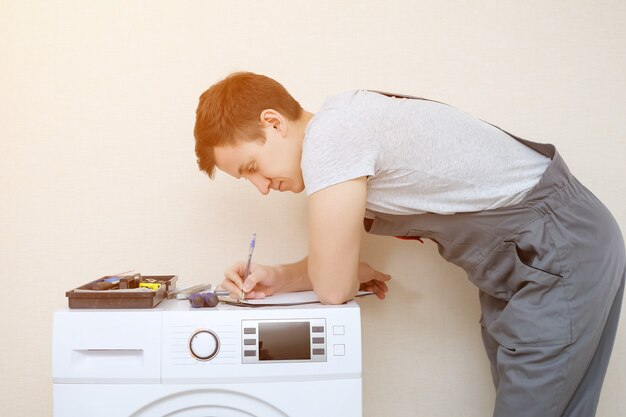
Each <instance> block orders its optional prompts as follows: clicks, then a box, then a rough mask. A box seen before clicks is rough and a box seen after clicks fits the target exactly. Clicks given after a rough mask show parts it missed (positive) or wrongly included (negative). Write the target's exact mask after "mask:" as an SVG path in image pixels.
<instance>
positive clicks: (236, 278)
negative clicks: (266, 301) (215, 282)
mask: <svg viewBox="0 0 626 417" xmlns="http://www.w3.org/2000/svg"><path fill="white" fill-rule="evenodd" d="M246 265H247V262H245V261H240V262H237V263H235V264H234V265H233V266H231V267H230V268H228V269H227V270H226V271H225V272H224V280H223V281H222V283H221V284H220V285H219V287H221V288H222V289H224V290H226V291H228V292H229V293H230V297H231V298H234V299H236V300H238V299H239V298H240V297H241V290H242V288H243V291H244V293H245V297H244V298H246V299H259V298H265V297H267V296H268V295H272V294H275V293H276V292H277V291H278V290H279V284H282V283H281V282H280V281H281V279H280V276H279V274H278V270H277V268H276V267H273V266H268V265H260V264H255V263H251V264H250V273H249V274H248V278H246V282H245V283H244V282H243V278H244V276H245V273H246Z"/></svg>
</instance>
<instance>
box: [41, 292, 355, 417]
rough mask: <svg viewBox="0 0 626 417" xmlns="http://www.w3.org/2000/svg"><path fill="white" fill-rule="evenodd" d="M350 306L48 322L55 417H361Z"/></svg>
mask: <svg viewBox="0 0 626 417" xmlns="http://www.w3.org/2000/svg"><path fill="white" fill-rule="evenodd" d="M360 320H361V319H360V310H359V307H358V304H356V303H354V302H349V303H347V304H344V305H341V306H325V305H321V304H310V305H302V306H285V307H282V306H281V307H258V308H245V307H237V306H230V305H221V304H220V305H219V306H217V307H215V308H203V309H194V308H190V306H189V303H187V302H185V301H179V300H166V301H163V302H162V303H161V304H160V305H159V306H158V307H156V308H154V309H149V310H70V309H67V310H63V311H57V312H55V313H54V324H53V341H52V380H53V400H54V416H55V417H117V416H119V417H161V416H168V417H209V416H211V417H244V416H245V417H251V416H258V417H287V416H289V417H319V416H337V417H357V416H358V417H361V416H362V386H361V321H360Z"/></svg>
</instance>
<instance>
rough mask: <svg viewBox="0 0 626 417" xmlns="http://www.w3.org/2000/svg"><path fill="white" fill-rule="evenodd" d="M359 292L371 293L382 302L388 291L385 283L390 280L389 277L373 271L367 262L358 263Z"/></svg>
mask: <svg viewBox="0 0 626 417" xmlns="http://www.w3.org/2000/svg"><path fill="white" fill-rule="evenodd" d="M358 274H359V282H360V285H359V290H361V291H371V292H373V293H374V294H376V297H378V298H379V299H381V300H383V299H384V298H385V293H386V292H387V290H388V287H387V284H385V282H386V281H389V280H390V279H391V275H389V274H384V273H382V272H380V271H377V270H375V269H374V268H372V267H371V266H369V264H368V263H367V262H359V271H358Z"/></svg>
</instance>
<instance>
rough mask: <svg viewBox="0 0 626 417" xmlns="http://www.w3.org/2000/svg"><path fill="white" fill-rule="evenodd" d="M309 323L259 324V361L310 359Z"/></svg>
mask: <svg viewBox="0 0 626 417" xmlns="http://www.w3.org/2000/svg"><path fill="white" fill-rule="evenodd" d="M310 328H311V326H310V323H309V322H308V321H305V322H288V323H286V322H281V323H259V360H261V361H283V360H305V359H311V335H310Z"/></svg>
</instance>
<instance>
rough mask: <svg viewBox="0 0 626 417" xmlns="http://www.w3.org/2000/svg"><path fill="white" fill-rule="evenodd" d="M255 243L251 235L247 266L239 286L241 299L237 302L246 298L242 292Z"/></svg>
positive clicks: (254, 234)
mask: <svg viewBox="0 0 626 417" xmlns="http://www.w3.org/2000/svg"><path fill="white" fill-rule="evenodd" d="M255 242H256V233H253V234H252V240H251V241H250V250H249V251H248V264H247V265H246V274H245V275H244V277H243V283H242V284H241V297H240V299H239V301H241V300H243V299H244V297H245V296H246V295H245V293H244V292H243V284H244V283H245V282H246V279H247V278H248V275H249V274H250V262H252V253H253V252H254V244H255Z"/></svg>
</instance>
